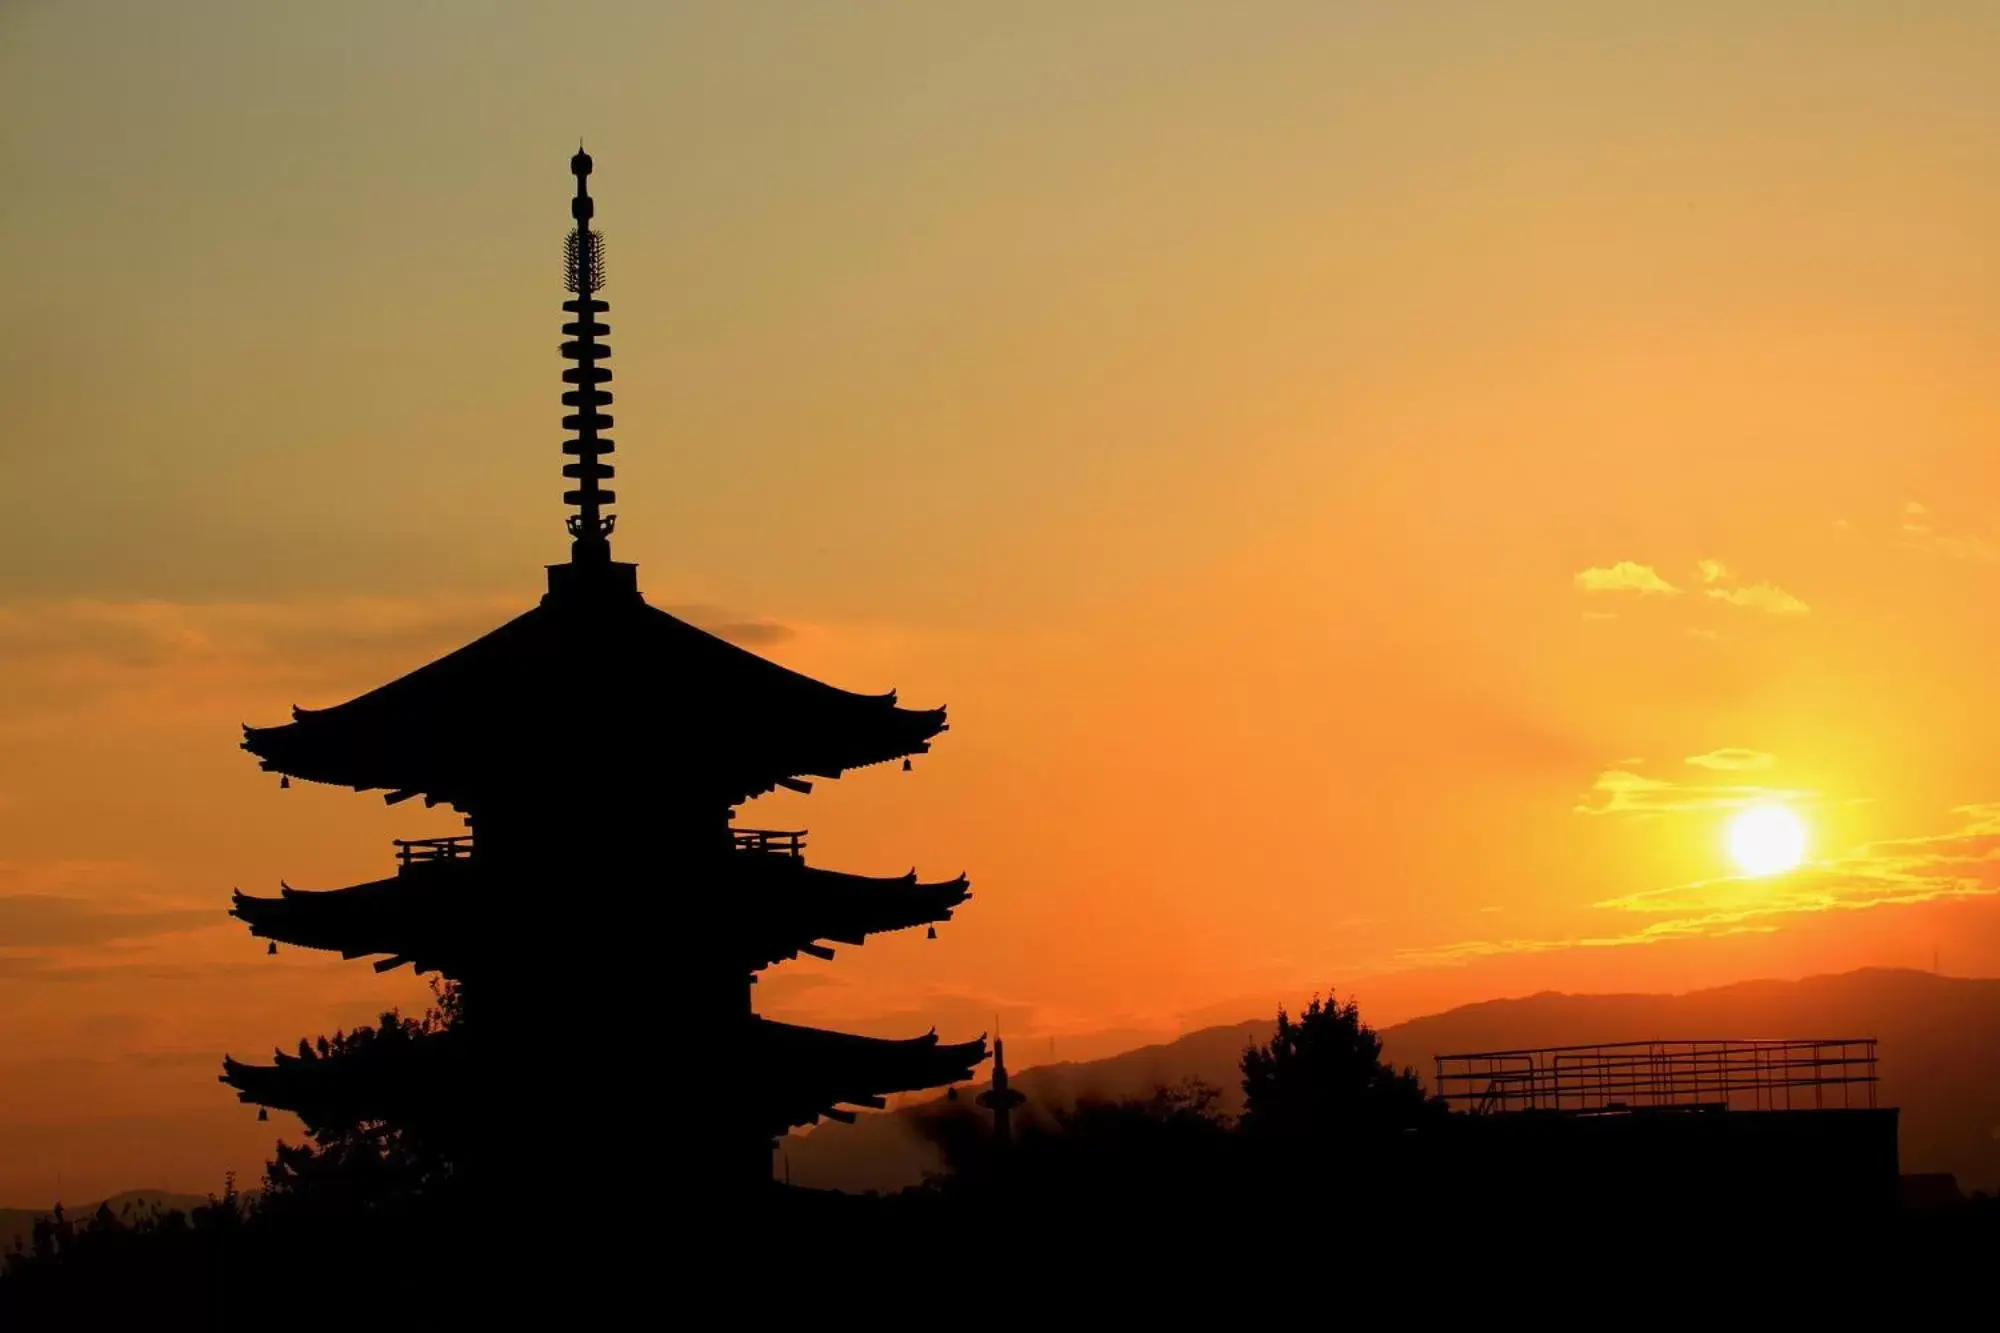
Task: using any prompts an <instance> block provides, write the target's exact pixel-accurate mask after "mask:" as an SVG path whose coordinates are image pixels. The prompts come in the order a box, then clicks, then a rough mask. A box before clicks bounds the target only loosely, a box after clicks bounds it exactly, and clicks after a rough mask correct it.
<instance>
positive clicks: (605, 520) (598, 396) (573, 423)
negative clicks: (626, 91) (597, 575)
mask: <svg viewBox="0 0 2000 1333" xmlns="http://www.w3.org/2000/svg"><path fill="white" fill-rule="evenodd" d="M590 165H591V164H590V154H589V153H586V152H584V151H583V141H582V140H581V139H579V140H578V141H577V145H576V156H575V157H572V158H571V159H570V160H569V169H570V171H571V172H573V173H574V174H575V176H576V197H575V198H574V199H572V200H570V205H569V215H570V217H571V218H572V219H574V220H575V224H576V225H575V226H573V227H571V228H570V233H569V236H568V237H567V238H566V239H565V240H564V242H563V282H564V285H565V286H566V287H568V288H569V290H570V291H571V292H572V293H573V296H572V297H571V299H570V300H567V301H564V302H563V309H564V310H567V311H569V312H570V313H571V314H573V315H575V316H576V318H575V320H574V321H573V322H571V323H568V324H565V325H563V332H564V333H565V334H567V335H569V340H568V341H567V342H565V343H563V345H562V354H563V356H564V357H565V358H566V359H567V360H570V361H573V362H575V363H576V364H574V365H572V366H571V367H570V368H569V369H567V370H565V371H563V376H562V377H563V383H565V384H567V385H569V386H570V387H569V389H568V390H567V391H566V392H564V394H563V396H562V400H563V405H564V406H566V407H568V408H570V409H571V411H570V413H569V414H568V415H567V416H565V417H563V428H564V429H565V430H571V431H575V432H576V434H575V436H574V437H573V438H571V439H569V440H565V441H564V442H563V453H565V454H568V455H570V456H571V457H572V459H573V460H574V461H572V462H568V463H564V464H563V475H564V476H565V477H569V478H572V479H573V480H574V481H575V482H576V485H575V486H574V487H573V488H572V489H570V490H567V491H564V492H563V503H564V504H568V505H574V506H575V507H576V511H577V512H575V513H574V514H571V515H570V516H569V535H570V550H569V558H570V563H571V564H575V565H602V564H606V563H608V562H609V561H610V559H611V529H612V528H613V527H614V526H615V525H616V523H617V521H618V520H617V517H616V516H615V515H612V514H607V513H605V512H604V507H605V506H606V505H608V504H610V503H611V502H612V501H614V500H616V499H617V498H618V496H617V494H616V493H615V492H613V491H610V490H607V489H605V488H604V487H603V486H601V485H600V484H599V483H600V482H604V481H609V480H610V479H611V477H612V467H611V465H610V464H609V463H606V462H604V461H603V458H604V455H606V454H609V453H611V452H612V450H613V448H614V446H613V444H612V442H611V441H610V440H608V439H606V438H604V437H602V436H600V435H599V434H598V432H599V431H601V430H606V429H608V428H609V427H610V425H611V416H610V414H608V413H606V412H603V411H601V410H600V409H602V408H604V407H608V406H609V405H610V403H611V392H610V390H608V389H606V388H604V387H603V386H604V385H605V384H607V383H609V382H610V380H611V372H610V370H608V369H606V368H605V367H603V366H600V365H599V364H598V362H600V361H602V360H604V359H605V358H606V357H608V356H610V355H611V349H610V347H608V346H606V345H605V344H604V343H602V342H600V341H598V340H599V339H600V338H602V337H603V336H604V335H605V334H607V333H609V332H611V326H610V325H608V324H603V323H600V322H599V321H598V319H597V316H599V315H601V314H603V313H604V312H605V311H606V310H609V309H610V306H609V305H607V304H606V303H605V302H603V301H600V300H598V299H597V292H598V290H599V289H600V288H602V287H603V286H604V235H603V233H601V232H599V231H597V230H595V229H594V228H593V227H592V226H591V225H590V220H591V216H592V214H593V213H594V212H595V211H596V208H595V205H594V204H593V202H592V200H591V198H590Z"/></svg>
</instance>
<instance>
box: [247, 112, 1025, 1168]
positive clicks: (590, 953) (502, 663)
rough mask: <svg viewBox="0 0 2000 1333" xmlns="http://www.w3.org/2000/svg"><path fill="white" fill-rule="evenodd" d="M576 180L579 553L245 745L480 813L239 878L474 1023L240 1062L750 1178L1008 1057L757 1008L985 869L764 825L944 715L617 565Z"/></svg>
mask: <svg viewBox="0 0 2000 1333" xmlns="http://www.w3.org/2000/svg"><path fill="white" fill-rule="evenodd" d="M571 168H572V171H573V172H574V174H575V177H576V192H575V197H574V199H573V201H572V203H571V216H572V218H573V219H574V222H575V226H574V228H573V229H572V230H571V231H570V233H569V236H568V238H567V241H566V244H565V253H564V269H565V278H566V281H567V285H568V288H569V291H570V292H571V294H572V296H571V299H570V300H568V301H566V302H564V304H563V309H564V310H566V311H568V312H569V314H570V316H571V319H570V321H569V322H568V323H565V324H564V325H563V333H564V334H565V337H566V341H564V342H563V344H562V347H561V351H562V355H563V357H564V358H565V359H566V360H567V361H568V362H569V363H570V366H569V368H568V369H566V370H564V371H563V376H562V377H563V380H564V382H565V383H566V385H567V386H568V388H567V390H566V391H565V392H564V393H563V395H562V401H563V403H564V405H565V406H566V407H567V408H568V409H569V412H568V414H567V415H565V416H564V418H563V425H564V427H565V428H566V429H568V430H569V431H571V432H572V438H570V439H569V440H567V441H566V442H565V443H564V445H563V453H564V454H565V455H567V456H568V459H569V461H568V462H566V463H565V464H564V466H563V469H562V471H563V475H564V476H565V477H567V478H569V479H570V482H571V483H572V484H571V487H570V489H568V490H567V491H566V492H565V493H564V496H563V499H564V502H565V503H566V504H567V505H569V506H570V507H571V508H572V509H573V511H574V512H573V513H572V514H571V515H570V516H569V518H568V530H569V535H570V539H571V541H570V555H569V559H568V561H567V562H565V563H563V564H557V565H552V566H550V567H549V570H548V591H547V593H546V594H545V595H544V596H543V597H542V599H541V604H540V605H539V606H536V607H535V608H533V609H532V610H529V611H527V612H526V613H524V614H522V615H520V616H518V617H516V618H515V619H513V620H511V621H509V622H507V623H506V624H504V625H502V626H500V627H499V628H498V629H495V630H494V631H492V632H491V633H489V634H487V635H485V636H484V637H482V638H479V639H477V640H475V641H474V642H472V643H470V644H468V645H466V646H465V647H463V648H460V649H458V650H457V651H455V652H452V653H449V654H447V655H445V656H444V657H441V658H439V659H438V660H436V661H434V662H431V663H430V664H428V665H426V666H423V667H419V668H418V669H417V670H415V671H412V672H410V673H409V674H408V675H405V676H403V677H401V678H400V679H398V680H394V681H391V682H390V683H388V684H386V685H383V686H381V687H380V688H378V689H375V690H372V691H370V692H368V693H366V694H363V695H361V696H360V697H358V698H355V699H352V700H350V701H348V702H346V703H343V704H340V705H337V706H335V707H332V708H325V709H314V710H308V709H294V710H293V715H292V720H291V721H290V722H289V723H286V724H284V725H282V726H276V727H246V728H245V735H244V741H243V747H244V749H246V750H248V751H250V752H251V753H252V754H254V755H256V756H257V757H258V758H259V759H260V760H261V761H262V763H263V767H264V768H265V769H266V770H268V771H272V772H276V773H279V774H282V775H284V777H285V779H286V782H287V784H288V783H289V780H290V779H292V778H298V779H304V780H309V781H313V782H320V783H327V784H332V785H337V786H344V787H351V788H353V789H354V790H356V791H380V792H382V793H384V799H385V800H387V801H388V802H389V803H391V804H395V803H398V802H402V801H405V800H409V799H412V798H416V797H421V798H422V799H423V801H424V803H425V804H426V805H429V806H435V805H440V804H442V805H448V806H450V807H452V808H453V809H455V810H457V811H459V812H461V813H462V814H463V815H464V816H465V820H466V825H467V827H468V828H469V830H470V832H469V833H468V834H466V835H464V836H458V837H448V838H427V839H412V840H404V841H400V842H398V843H397V844H396V846H397V861H398V864H397V865H396V868H395V871H394V873H393V874H390V875H388V876H385V877H384V878H381V879H376V880H371V881H369V882H367V883H362V884H355V885H352V886H349V887H346V888H336V889H328V890H324V891H318V892H301V891H298V890H295V889H292V888H290V887H289V886H287V887H285V888H284V889H283V891H282V892H281V893H280V894H279V895H278V896H276V897H256V896H250V895H245V894H241V893H239V894H238V895H237V896H236V901H235V906H234V908H233V915H235V916H237V917H239V918H241V919H242V920H244V921H246V922H247V923H249V925H250V928H251V931H252V933H253V934H255V935H257V936H260V937H263V938H268V939H270V940H272V941H276V942H283V943H288V944H293V945H298V946H300V947H304V948H311V949H325V950H331V951H335V952H338V953H340V954H341V955H342V956H343V957H347V958H363V957H367V958H374V959H376V960H377V961H376V962H375V967H376V968H377V970H386V969H389V968H393V967H398V966H403V965H409V966H412V967H414V968H416V969H417V970H418V971H420V972H430V971H435V972H437V973H440V974H442V975H444V976H446V977H449V978H452V979H454V980H456V981H458V982H460V983H461V986H462V990H461V997H462V1010H461V1014H462V1017H461V1021H460V1022H459V1023H457V1024H456V1025H455V1026H454V1027H453V1028H451V1029H450V1030H448V1031H445V1032H442V1033H439V1034H435V1035H432V1036H427V1037H424V1038H422V1039H420V1040H416V1041H412V1042H409V1043H401V1044H384V1045H383V1046H382V1048H381V1049H380V1050H373V1049H371V1051H370V1053H369V1055H368V1057H367V1058H366V1059H362V1058H351V1059H343V1058H338V1057H336V1058H331V1059H329V1058H321V1057H318V1056H316V1055H314V1054H313V1053H312V1052H311V1051H309V1050H302V1052H301V1055H300V1056H296V1057H293V1056H287V1055H284V1054H282V1053H281V1054H280V1055H279V1056H278V1058H277V1060H276V1062H275V1063H274V1064H272V1065H261V1066H258V1065H246V1064H240V1063H238V1062H236V1061H234V1060H228V1061H225V1065H224V1073H223V1080H224V1081H225V1082H227V1083H229V1084H230V1085H231V1086H233V1087H235V1088H236V1089H237V1090H238V1092H239V1093H240V1095H241V1097H242V1099H243V1100H245V1101H249V1102H257V1103H261V1104H263V1105H265V1106H275V1107H282V1108H286V1109H289V1110H293V1111H296V1112H299V1113H300V1114H302V1115H304V1116H306V1117H307V1118H308V1119H309V1120H311V1119H314V1118H315V1117H327V1116H335V1115H348V1116H355V1117H359V1118H362V1119H382V1120H388V1121H394V1122H398V1123H404V1122H413V1123H423V1124H426V1125H430V1126H433V1127H439V1132H443V1133H450V1134H454V1135H456V1136H458V1138H459V1139H460V1140H461V1141H460V1142H459V1144H458V1147H459V1149H460V1155H461V1156H462V1157H464V1158H466V1159H468V1160H471V1161H474V1162H478V1161H481V1160H484V1161H485V1162H487V1163H488V1164H489V1165H491V1167H492V1169H494V1170H495V1171H504V1170H508V1169H511V1168H510V1166H509V1165H508V1164H507V1163H505V1162H504V1160H499V1161H497V1162H496V1159H504V1158H505V1157H506V1156H507V1155H508V1154H509V1153H510V1152H515V1151H519V1150H520V1148H521V1146H522V1145H521V1143H520V1142H518V1141H519V1140H521V1139H522V1138H523V1136H527V1137H529V1138H532V1136H535V1135H538V1134H541V1133H543V1132H545V1131H546V1130H547V1129H548V1128H550V1127H552V1126H553V1125H555V1124H558V1123H564V1122H575V1121H577V1120H579V1119H581V1118H588V1117H591V1116H593V1115H595V1114H596V1113H597V1110H598V1109H599V1108H602V1107H603V1106H605V1105H606V1104H607V1103H608V1104H610V1105H611V1106H613V1107H615V1108H618V1109H620V1110H624V1111H626V1112H629V1113H631V1115H632V1117H633V1120H632V1123H633V1124H634V1127H635V1129H636V1130H637V1132H640V1133H642V1134H645V1135H647V1136H648V1142H649V1143H652V1144H653V1147H652V1148H651V1149H649V1151H651V1152H652V1153H654V1154H655V1155H656V1156H657V1155H658V1154H659V1153H660V1152H665V1153H667V1154H669V1155H670V1156H671V1157H672V1158H673V1160H674V1163H675V1166H674V1167H673V1168H671V1169H662V1170H661V1172H660V1173H659V1174H660V1179H661V1180H662V1181H668V1180H671V1181H673V1182H675V1183H680V1182H684V1181H689V1180H693V1181H695V1182H700V1181H703V1180H705V1181H707V1182H708V1183H709V1184H711V1185H713V1186H715V1187H716V1188H719V1189H729V1188H737V1187H740V1186H741V1184H742V1183H743V1182H744V1181H745V1180H747V1179H750V1178H752V1177H755V1178H759V1179H765V1180H768V1179H769V1175H770V1152H769V1149H770V1146H771V1143H772V1140H773V1139H775V1138H776V1137H777V1136H778V1135H780V1134H782V1133H784V1132H785V1131H786V1130H787V1129H789V1128H791V1127H794V1126H799V1125H805V1124H810V1123H812V1122H813V1121H815V1120H817V1119H818V1118H820V1117H822V1116H833V1117H839V1118H851V1112H848V1111H846V1110H843V1108H844V1107H855V1106H860V1107H876V1106H880V1105H882V1104H883V1100H882V1099H883V1098H885V1097H886V1096H888V1095H889V1094H892V1093H896V1092H902V1091H910V1090H916V1089H921V1088H928V1087H935V1086H939V1085H942V1084H947V1083H951V1082H954V1081H957V1080H960V1079H964V1078H967V1077H969V1076H970V1075H971V1072H972V1069H973V1068H974V1066H976V1065H977V1064H979V1063H980V1062H981V1061H983V1060H984V1059H985V1058H986V1047H985V1042H984V1040H983V1038H982V1039H980V1040H975V1041H970V1042H964V1043H960V1044H956V1045H952V1044H944V1043H941V1042H939V1041H938V1039H937V1037H936V1036H935V1035H934V1034H933V1035H927V1036H923V1037H918V1038H915V1039H912V1040H907V1041H889V1040H878V1039H874V1038H868V1037H859V1036H850V1035H847V1034H844V1033H838V1032H828V1031H821V1030H819V1029H815V1028H809V1027H797V1026H793V1025H790V1024H784V1023H776V1022H771V1021H767V1020H765V1019H762V1018H759V1017H757V1016H756V1015H755V1014H754V1013H753V1012H752V1007H751V1003H750V986H751V985H752V984H753V983H754V981H755V973H756V972H758V971H759V970H761V969H763V968H765V967H768V966H770V965H771V964H773V963H775V962H779V961H782V960H784V959H789V958H794V957H796V956H798V955H799V954H801V953H807V954H812V955H814V956H816V957H821V958H830V957H831V956H832V950H831V949H830V948H829V947H827V944H826V943H825V942H826V941H832V942H834V943H845V944H856V945H858V944H860V943H862V942H863V941H864V940H865V939H866V938H867V937H868V936H870V935H872V934H876V933H879V932H882V931H890V930H903V929H907V928H910V927H914V926H923V925H928V926H933V927H934V925H935V923H938V922H942V921H946V920H949V919H950V917H951V914H952V911H953V909H954V908H956V907H957V906H959V905H960V904H961V903H963V902H964V901H965V899H966V898H967V896H968V888H967V883H966V880H965V877H964V876H962V875H961V876H959V877H957V878H955V879H949V880H943V881H935V882H926V881H921V880H919V879H918V878H917V877H916V875H915V874H914V873H911V874H908V875H905V876H902V877H898V878H873V877H867V876H861V875H851V874H845V873H842V872H838V871H833V870H826V869H821V868H819V867H815V866H810V865H808V864H806V861H805V859H804V838H803V834H802V833H799V832H792V831H771V830H751V829H737V828H733V827H732V821H733V819H734V813H733V810H734V807H735V806H737V805H739V804H741V803H742V802H744V801H746V800H748V799H750V798H752V797H754V796H757V795H760V794H762V793H765V792H769V791H772V790H774V789H777V788H785V789H787V790H792V791H798V792H806V791H810V790H811V779H814V778H837V777H840V776H841V775H842V774H844V773H846V772H848V771H850V770H852V769H857V768H863V767H867V766H870V765H875V764H883V763H888V762H892V761H894V760H898V759H901V760H904V767H906V768H907V767H908V759H909V757H910V756H914V755H920V754H923V753H925V752H926V751H927V750H928V749H929V746H930V742H931V740H932V739H933V738H935V737H936V736H937V735H938V734H939V733H940V732H942V731H944V730H945V714H944V710H943V709H924V710H916V709H907V708H903V707H900V706H899V705H898V704H897V701H896V696H895V695H894V694H893V693H892V694H882V695H865V694H854V693H850V692H848V691H845V690H841V689H837V688H835V687H833V686H830V685H826V684H823V683H821V682H819V681H817V680H814V679H812V678H810V677H808V676H804V675H801V674H799V673H797V672H794V671H789V670H787V669H785V668H783V667H780V666H778V665H776V664H775V663H772V662H769V661H766V660H765V659H763V658H761V657H758V656H757V655H755V654H753V653H751V652H748V651H746V650H745V649H743V648H740V647H737V646H736V645H734V644H731V643H728V642H726V641H724V640H723V639H720V638H718V637H716V636H715V635H713V634H710V633H708V632H706V631H704V630H701V629H698V628H696V627H695V626H693V625H690V624H688V623H686V622H684V621H682V620H680V619H678V618H676V617H674V616H672V615H669V614H668V613H666V612H664V611H661V610H659V609H657V608H655V607H652V606H649V605H647V603H646V601H645V600H644V598H643V597H642V596H641V595H640V593H639V590H638V580H637V575H636V567H635V566H633V565H631V564H627V563H620V562H618V561H614V560H613V559H612V558H611V536H612V532H613V529H614V527H615V522H616V520H615V516H614V515H613V514H612V513H611V512H610V510H609V506H610V505H611V504H612V503H613V502H614V500H615V499H616V496H615V494H614V493H613V492H612V491H611V490H610V489H608V487H607V486H606V485H605V484H604V483H606V482H608V481H610V480H611V478H612V476H613V468H612V466H611V465H610V464H609V463H608V462H607V461H605V460H606V459H607V458H608V457H609V455H610V454H611V453H612V452H613V448H614V446H613V442H612V440H611V439H610V438H608V437H607V436H606V435H605V434H604V432H605V431H608V430H609V429H610V427H611V426H612V417H611V415H610V413H609V412H608V411H606V410H605V409H607V408H608V407H609V406H610V404H611V401H612V396H611V393H610V391H609V389H608V387H607V386H608V384H609V382H610V379H611V371H610V370H609V369H608V367H607V366H606V365H605V362H606V361H607V359H608V358H609V356H610V354H611V350H610V348H609V346H607V345H606V343H605V342H604V341H603V339H604V337H605V335H606V334H608V333H609V332H610V330H609V328H608V326H607V325H606V324H604V323H603V322H602V320H601V316H602V315H603V314H604V313H605V311H606V310H607V309H608V306H607V305H606V303H605V302H604V301H603V300H601V299H600V298H599V296H598V292H599V290H600V289H601V288H602V286H603V282H604V264H603V242H602V238H601V236H600V235H599V233H598V232H597V231H595V230H594V229H593V228H592V226H591V222H592V217H593V213H594V211H595V206H594V203H593V201H592V199H591V197H590V193H589V188H588V178H589V176H590V171H591V159H590V157H589V156H588V155H587V154H585V153H583V152H582V151H581V150H579V151H578V153H577V154H576V156H575V157H574V158H573V159H572V161H571ZM578 1005H580V1006H582V1012H581V1013H580V1014H578V1015H577V1017H575V1018H565V1017H564V1016H563V1015H564V1013H565V1009H566V1006H578ZM661 1129H665V1130H667V1131H668V1132H669V1133H670V1135H672V1136H673V1137H672V1138H671V1140H670V1142H669V1143H667V1144H665V1145H660V1144H658V1143H656V1142H655V1141H654V1139H653V1137H652V1136H654V1135H657V1134H658V1132H659V1131H660V1130H661ZM640 1183H641V1182H638V1181H635V1182H634V1184H635V1185H638V1184H640Z"/></svg>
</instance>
